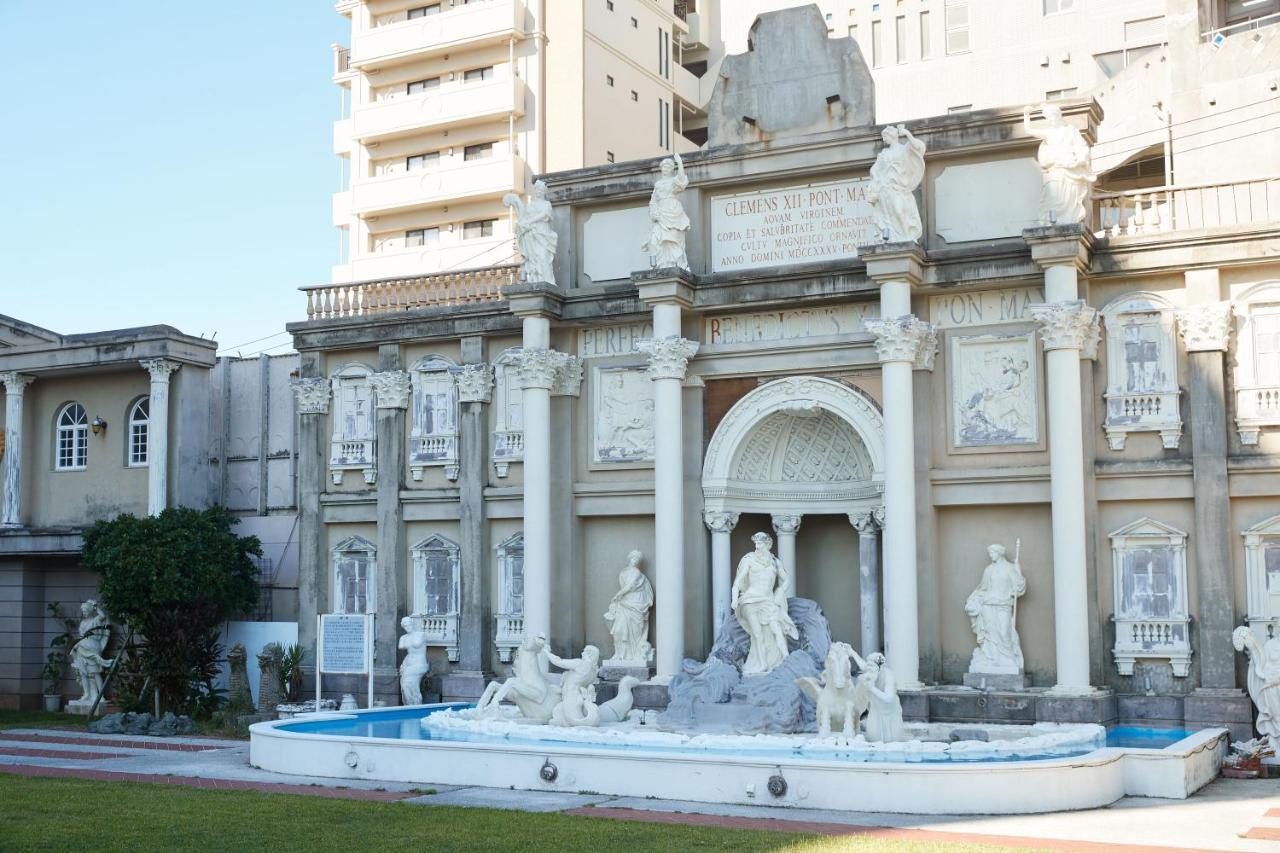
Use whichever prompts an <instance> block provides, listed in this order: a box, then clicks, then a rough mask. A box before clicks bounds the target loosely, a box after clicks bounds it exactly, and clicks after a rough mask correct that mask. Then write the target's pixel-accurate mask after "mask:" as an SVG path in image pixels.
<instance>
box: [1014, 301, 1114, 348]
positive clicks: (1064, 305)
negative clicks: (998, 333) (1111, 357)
mask: <svg viewBox="0 0 1280 853" xmlns="http://www.w3.org/2000/svg"><path fill="white" fill-rule="evenodd" d="M1029 310H1030V313H1031V317H1032V319H1034V320H1035V321H1036V322H1037V323H1039V324H1040V340H1041V341H1042V342H1043V343H1044V348H1045V349H1046V350H1057V349H1075V350H1085V349H1086V348H1087V346H1088V345H1089V344H1092V345H1093V348H1094V351H1095V353H1096V351H1097V336H1098V311H1097V309H1096V308H1092V307H1090V306H1089V305H1086V304H1085V302H1084V300H1083V299H1071V300H1067V301H1065V302H1054V303H1052V304H1049V305H1033V306H1031V308H1030V309H1029ZM1086 357H1087V355H1086Z"/></svg>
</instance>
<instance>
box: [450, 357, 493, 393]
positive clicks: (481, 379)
mask: <svg viewBox="0 0 1280 853" xmlns="http://www.w3.org/2000/svg"><path fill="white" fill-rule="evenodd" d="M457 383H458V402H459V403H488V402H490V401H491V400H492V399H493V366H492V365H488V364H483V363H482V364H464V365H462V367H460V368H459V369H458V376H457Z"/></svg>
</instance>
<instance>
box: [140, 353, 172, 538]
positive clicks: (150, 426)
mask: <svg viewBox="0 0 1280 853" xmlns="http://www.w3.org/2000/svg"><path fill="white" fill-rule="evenodd" d="M141 364H142V368H143V369H144V370H146V371H147V372H148V373H150V374H151V398H150V399H149V400H148V402H147V407H148V408H147V514H148V515H159V514H160V513H162V512H164V510H165V507H167V506H168V505H169V375H170V374H172V373H173V372H174V371H175V370H177V369H178V368H179V367H180V366H181V365H179V364H178V362H176V361H169V360H168V359H167V358H149V359H146V360H144V361H142V362H141Z"/></svg>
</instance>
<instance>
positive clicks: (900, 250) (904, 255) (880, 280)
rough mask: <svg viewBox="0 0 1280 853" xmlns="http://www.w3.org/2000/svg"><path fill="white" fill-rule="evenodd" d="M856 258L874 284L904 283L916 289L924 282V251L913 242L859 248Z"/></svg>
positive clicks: (877, 244) (875, 244)
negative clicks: (864, 267) (863, 264)
mask: <svg viewBox="0 0 1280 853" xmlns="http://www.w3.org/2000/svg"><path fill="white" fill-rule="evenodd" d="M858 257H859V258H861V259H862V262H863V263H865V264H866V265H867V278H869V279H871V280H872V281H874V282H875V283H876V284H884V283H886V282H890V281H905V282H907V284H909V285H911V286H912V287H916V286H917V285H919V284H920V282H921V281H923V280H924V249H923V248H921V246H920V244H919V243H917V242H916V241H914V240H912V241H911V242H908V243H873V244H871V245H869V246H859V247H858Z"/></svg>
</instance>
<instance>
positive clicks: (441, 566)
mask: <svg viewBox="0 0 1280 853" xmlns="http://www.w3.org/2000/svg"><path fill="white" fill-rule="evenodd" d="M459 553H460V549H459V548H458V545H457V544H456V543H454V542H451V541H449V540H448V539H446V538H444V537H443V536H432V537H430V538H428V539H424V540H423V541H421V542H419V543H418V544H417V545H415V546H413V572H414V585H413V592H414V607H413V611H414V612H415V613H421V614H422V615H424V616H452V615H457V613H458V574H459V572H458V562H459V560H458V555H459Z"/></svg>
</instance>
